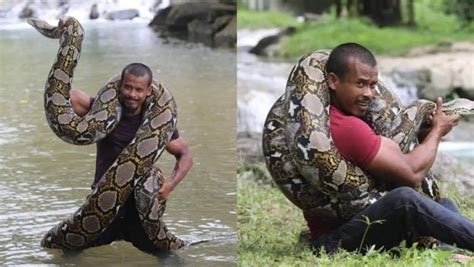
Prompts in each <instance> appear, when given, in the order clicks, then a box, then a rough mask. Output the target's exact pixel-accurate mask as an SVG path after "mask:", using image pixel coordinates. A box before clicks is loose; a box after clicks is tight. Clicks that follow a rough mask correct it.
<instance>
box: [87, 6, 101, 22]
mask: <svg viewBox="0 0 474 267" xmlns="http://www.w3.org/2000/svg"><path fill="white" fill-rule="evenodd" d="M98 17H99V10H98V8H97V4H93V5H92V7H91V13H89V18H90V19H97V18H98Z"/></svg>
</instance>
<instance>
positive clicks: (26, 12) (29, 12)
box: [18, 5, 35, 19]
mask: <svg viewBox="0 0 474 267" xmlns="http://www.w3.org/2000/svg"><path fill="white" fill-rule="evenodd" d="M34 16H35V10H34V9H33V8H32V7H31V5H26V6H25V7H24V8H23V9H22V10H21V12H20V14H19V15H18V17H19V18H20V19H25V18H30V17H34Z"/></svg>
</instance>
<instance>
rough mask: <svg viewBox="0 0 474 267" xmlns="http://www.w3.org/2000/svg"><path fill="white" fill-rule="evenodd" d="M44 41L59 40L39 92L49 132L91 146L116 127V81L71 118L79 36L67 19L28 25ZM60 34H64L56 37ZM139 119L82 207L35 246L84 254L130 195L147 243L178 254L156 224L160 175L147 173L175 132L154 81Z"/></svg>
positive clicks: (168, 98)
mask: <svg viewBox="0 0 474 267" xmlns="http://www.w3.org/2000/svg"><path fill="white" fill-rule="evenodd" d="M28 23H30V24H31V25H32V26H33V27H34V28H35V29H37V30H38V31H39V32H40V33H42V34H43V35H45V36H46V37H49V38H59V39H60V47H59V51H58V53H57V57H56V61H55V62H54V64H53V67H52V68H51V71H50V73H49V75H48V79H47V81H46V86H45V91H44V107H45V111H46V118H47V121H48V124H49V126H50V128H51V129H52V130H53V132H54V133H55V134H56V135H57V136H58V137H59V138H61V139H62V140H64V141H66V142H68V143H71V144H76V145H85V144H91V143H94V142H97V141H99V140H101V139H102V138H104V137H105V136H106V135H107V134H108V133H110V132H111V131H112V130H113V129H114V127H115V126H116V125H117V123H118V120H119V119H120V114H121V105H120V103H119V100H118V95H119V82H120V81H119V78H118V77H115V78H113V79H111V80H110V81H108V82H107V83H106V85H105V86H104V87H103V88H102V89H101V90H100V91H99V92H98V94H97V96H96V98H95V100H94V102H93V104H92V107H91V109H90V110H89V112H88V113H87V114H86V115H84V116H82V117H81V116H78V115H76V114H75V113H74V111H73V109H72V106H71V102H70V95H69V91H70V90H71V84H72V77H73V71H74V68H75V67H76V65H77V63H78V60H79V56H80V53H81V43H82V39H83V36H84V30H83V28H82V26H81V25H80V23H79V22H78V21H77V20H76V19H75V18H72V17H68V18H63V19H61V20H60V21H59V24H58V27H53V26H50V25H48V24H47V23H46V22H44V21H42V20H37V19H28ZM61 29H65V30H64V31H63V32H61ZM144 113H145V114H144V116H143V121H142V124H141V126H140V128H139V129H138V131H137V134H136V137H135V138H134V139H133V140H132V142H131V143H130V144H129V145H128V146H127V147H126V148H125V149H124V150H123V152H122V153H121V154H120V155H119V157H118V158H117V160H116V161H115V162H114V163H113V164H112V166H111V167H110V168H109V169H108V170H107V172H106V173H105V174H104V175H103V176H102V178H101V179H100V181H99V182H98V184H97V186H96V188H95V189H94V190H93V192H92V193H91V194H90V195H88V196H87V198H86V200H85V202H84V204H83V205H82V206H81V207H80V208H79V209H78V210H77V211H76V212H75V213H74V214H72V215H71V216H70V217H69V218H67V219H65V220H64V221H62V222H60V223H59V224H58V225H56V226H55V227H54V228H52V229H51V230H50V231H49V232H48V233H46V235H45V236H44V238H43V240H42V241H41V245H42V246H44V247H48V248H62V249H84V248H87V247H90V246H93V245H94V244H93V241H94V240H95V239H96V238H97V237H98V236H99V235H100V234H101V233H102V232H103V231H104V230H105V229H106V228H107V227H108V226H109V225H110V224H111V223H112V221H113V220H114V219H115V218H116V216H117V213H118V211H119V209H120V207H121V206H122V205H124V204H125V202H126V200H127V199H128V197H129V196H130V194H134V196H135V198H136V202H137V204H136V207H137V210H138V213H139V217H140V219H141V221H142V225H143V228H144V229H145V232H146V233H147V235H148V237H149V239H150V240H151V241H152V242H153V243H154V244H155V246H156V247H157V248H159V249H178V248H180V247H182V246H184V245H185V243H184V241H182V240H181V239H179V238H177V237H176V236H174V235H173V234H172V233H171V232H169V231H168V230H167V228H166V226H165V224H164V222H163V220H162V216H163V212H164V207H165V205H164V204H165V203H164V202H162V201H159V200H158V191H159V189H160V186H161V184H162V174H161V171H160V170H159V169H157V168H156V167H153V164H154V163H155V162H156V161H157V160H158V158H159V157H160V155H161V153H162V152H163V149H164V148H165V146H166V145H167V143H168V142H169V140H170V138H171V135H172V133H173V130H174V129H175V127H176V122H177V114H176V103H175V101H174V99H173V96H172V95H171V94H170V92H169V91H168V90H167V89H165V88H164V87H163V86H162V85H161V84H159V83H157V82H156V81H154V89H153V91H152V94H151V95H150V96H149V97H148V98H147V99H146V102H145V103H144Z"/></svg>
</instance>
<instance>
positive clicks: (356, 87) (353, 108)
mask: <svg viewBox="0 0 474 267" xmlns="http://www.w3.org/2000/svg"><path fill="white" fill-rule="evenodd" d="M347 67H348V72H347V73H346V75H345V76H344V77H341V78H339V77H338V76H337V75H336V74H334V73H329V74H328V84H329V87H330V89H331V90H333V92H334V96H335V99H333V100H334V102H333V103H334V104H335V105H336V107H338V108H339V109H341V110H342V111H344V112H345V113H347V114H350V115H354V116H357V117H362V116H364V115H365V113H366V112H367V109H368V107H369V103H370V101H371V100H372V99H373V98H374V92H373V90H374V89H375V86H376V84H377V76H378V72H377V67H372V66H370V65H367V64H364V63H362V62H360V61H359V59H357V58H353V57H351V58H349V59H348V61H347Z"/></svg>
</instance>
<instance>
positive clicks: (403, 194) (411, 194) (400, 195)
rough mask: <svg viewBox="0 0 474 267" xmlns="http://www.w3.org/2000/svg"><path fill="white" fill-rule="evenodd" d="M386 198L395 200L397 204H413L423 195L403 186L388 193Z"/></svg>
mask: <svg viewBox="0 0 474 267" xmlns="http://www.w3.org/2000/svg"><path fill="white" fill-rule="evenodd" d="M386 197H387V198H393V199H395V200H396V202H397V203H400V202H403V203H413V201H416V200H417V199H418V198H419V197H421V195H420V193H418V192H417V191H416V190H415V189H413V188H411V187H408V186H402V187H397V188H395V189H393V190H392V191H390V192H389V193H387V195H386Z"/></svg>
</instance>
